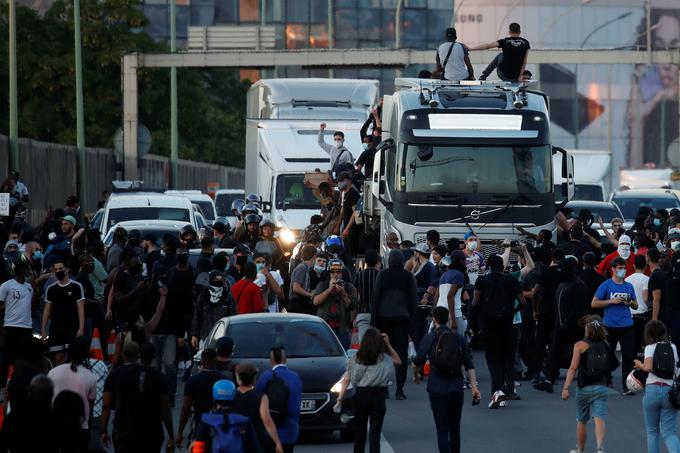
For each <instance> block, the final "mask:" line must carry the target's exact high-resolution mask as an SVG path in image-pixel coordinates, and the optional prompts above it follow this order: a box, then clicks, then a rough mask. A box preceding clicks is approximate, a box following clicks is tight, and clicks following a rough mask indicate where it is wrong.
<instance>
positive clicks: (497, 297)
mask: <svg viewBox="0 0 680 453" xmlns="http://www.w3.org/2000/svg"><path fill="white" fill-rule="evenodd" d="M481 278H484V279H486V281H487V285H486V288H485V291H484V298H483V299H482V300H481V307H480V311H481V314H482V316H483V317H484V318H485V319H487V320H502V319H504V318H507V319H509V318H511V317H512V313H513V303H514V301H510V298H509V297H507V296H506V294H505V288H504V287H503V279H504V278H505V276H504V275H500V274H492V275H485V276H483V277H481Z"/></svg>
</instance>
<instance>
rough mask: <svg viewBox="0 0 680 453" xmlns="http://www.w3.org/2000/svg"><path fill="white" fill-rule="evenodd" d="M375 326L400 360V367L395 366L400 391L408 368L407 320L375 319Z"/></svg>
mask: <svg viewBox="0 0 680 453" xmlns="http://www.w3.org/2000/svg"><path fill="white" fill-rule="evenodd" d="M375 326H376V327H377V328H378V329H380V332H382V333H386V334H387V336H388V337H389V338H390V343H391V344H392V347H393V348H394V350H395V351H396V353H397V355H398V356H399V358H400V359H401V365H398V366H396V367H395V368H396V375H397V391H401V390H403V388H404V384H405V383H406V371H407V368H408V330H409V320H408V319H404V318H377V319H376V321H375Z"/></svg>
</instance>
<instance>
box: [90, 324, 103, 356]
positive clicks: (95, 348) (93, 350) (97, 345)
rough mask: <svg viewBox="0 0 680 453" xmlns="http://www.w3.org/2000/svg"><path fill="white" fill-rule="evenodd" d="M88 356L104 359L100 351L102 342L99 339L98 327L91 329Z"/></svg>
mask: <svg viewBox="0 0 680 453" xmlns="http://www.w3.org/2000/svg"><path fill="white" fill-rule="evenodd" d="M90 357H92V358H93V359H95V360H104V354H103V353H102V344H101V340H100V339H99V329H93V330H92V343H90Z"/></svg>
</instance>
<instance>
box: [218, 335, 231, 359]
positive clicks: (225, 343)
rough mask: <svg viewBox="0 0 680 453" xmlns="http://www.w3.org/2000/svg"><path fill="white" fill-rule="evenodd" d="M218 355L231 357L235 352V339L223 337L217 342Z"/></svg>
mask: <svg viewBox="0 0 680 453" xmlns="http://www.w3.org/2000/svg"><path fill="white" fill-rule="evenodd" d="M216 349H217V355H218V356H220V357H227V356H230V355H231V354H232V353H233V352H234V339H233V338H231V337H222V338H220V339H219V340H217V347H216Z"/></svg>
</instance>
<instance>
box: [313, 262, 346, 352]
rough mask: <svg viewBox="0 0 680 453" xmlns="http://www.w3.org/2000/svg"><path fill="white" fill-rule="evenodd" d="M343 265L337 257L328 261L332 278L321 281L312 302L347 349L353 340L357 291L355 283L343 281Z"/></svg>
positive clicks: (319, 314)
mask: <svg viewBox="0 0 680 453" xmlns="http://www.w3.org/2000/svg"><path fill="white" fill-rule="evenodd" d="M343 267H344V265H343V264H342V261H340V260H337V259H334V260H331V261H330V262H329V263H328V273H329V276H330V278H329V279H328V280H324V281H321V282H319V284H318V285H317V287H316V289H315V290H314V295H313V296H312V303H313V304H314V306H315V307H317V316H318V317H320V318H321V319H323V320H324V321H326V323H327V324H328V326H329V327H330V328H331V329H333V332H335V334H336V335H337V336H338V339H339V340H340V343H342V346H343V347H344V348H345V350H347V349H349V347H350V346H351V342H352V317H351V314H352V311H354V310H356V306H357V291H356V289H355V288H354V285H352V284H351V283H349V282H344V281H342V269H343Z"/></svg>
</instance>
